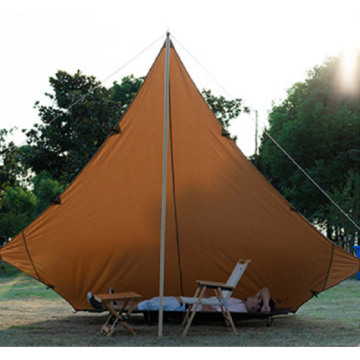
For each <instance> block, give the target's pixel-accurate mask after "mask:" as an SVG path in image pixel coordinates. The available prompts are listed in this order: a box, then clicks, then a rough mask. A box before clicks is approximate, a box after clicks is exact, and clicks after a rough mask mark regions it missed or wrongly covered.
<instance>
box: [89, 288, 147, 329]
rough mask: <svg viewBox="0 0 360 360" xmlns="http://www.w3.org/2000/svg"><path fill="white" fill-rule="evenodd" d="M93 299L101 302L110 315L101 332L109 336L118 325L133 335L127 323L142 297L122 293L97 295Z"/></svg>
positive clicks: (130, 293)
mask: <svg viewBox="0 0 360 360" xmlns="http://www.w3.org/2000/svg"><path fill="white" fill-rule="evenodd" d="M94 297H95V299H96V300H97V301H99V302H101V303H102V304H103V305H104V307H105V308H106V309H108V310H109V312H110V315H109V317H108V319H107V320H106V323H105V324H104V325H103V326H102V329H101V332H105V333H106V334H107V335H108V336H111V335H112V333H113V332H114V330H115V327H116V326H117V325H118V324H119V323H120V324H121V325H122V326H123V327H124V328H125V329H126V330H128V331H130V332H131V333H132V334H133V335H135V334H136V333H135V331H134V329H133V328H132V327H131V326H130V325H129V324H128V323H127V320H128V319H129V317H130V315H131V313H132V311H133V310H134V309H135V307H136V305H137V304H138V303H139V302H140V301H141V299H142V296H141V295H139V294H136V293H134V292H123V293H114V294H97V295H94Z"/></svg>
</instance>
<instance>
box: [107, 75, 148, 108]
mask: <svg viewBox="0 0 360 360" xmlns="http://www.w3.org/2000/svg"><path fill="white" fill-rule="evenodd" d="M143 82H144V78H143V77H140V78H136V77H134V75H130V76H125V77H124V78H123V79H122V80H121V84H118V83H117V82H116V81H115V82H114V84H113V87H112V91H113V100H114V101H116V102H119V103H120V104H121V105H122V107H123V110H126V109H127V108H128V106H129V105H130V103H131V102H132V101H133V99H134V97H135V95H136V94H137V92H138V90H139V88H140V86H141V85H142V84H143Z"/></svg>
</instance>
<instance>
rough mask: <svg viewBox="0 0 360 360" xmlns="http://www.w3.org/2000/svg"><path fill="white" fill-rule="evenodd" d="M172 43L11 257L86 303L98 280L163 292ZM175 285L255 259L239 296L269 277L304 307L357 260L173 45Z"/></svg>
mask: <svg viewBox="0 0 360 360" xmlns="http://www.w3.org/2000/svg"><path fill="white" fill-rule="evenodd" d="M164 73H165V48H163V49H162V50H161V52H160V54H159V56H158V58H157V59H156V61H155V63H154V65H153V67H152V68H151V70H150V72H149V74H148V76H147V78H146V80H145V82H144V84H143V86H142V87H141V89H140V91H139V93H138V94H137V96H136V98H135V100H134V101H133V103H132V104H131V106H130V107H129V109H128V111H127V112H126V114H125V115H124V116H123V118H122V119H121V120H120V121H119V127H120V132H119V133H116V132H114V133H113V134H111V135H110V136H109V137H108V139H107V140H106V141H105V143H104V144H103V146H102V147H101V148H100V150H99V151H98V152H97V153H96V155H95V156H94V157H93V158H92V160H91V161H90V162H89V163H88V165H87V166H86V167H85V168H84V169H83V171H82V172H81V173H80V175H79V176H78V177H77V178H76V179H75V180H74V181H73V183H72V184H71V185H70V186H69V187H68V188H67V190H66V191H65V192H64V193H63V194H62V195H61V196H60V198H59V201H58V202H57V203H54V204H53V205H51V206H50V207H49V208H48V209H47V210H46V211H45V212H44V213H43V214H42V215H41V216H39V217H38V218H37V219H36V220H35V221H34V222H33V223H32V224H31V225H29V226H28V227H27V228H26V229H25V230H24V231H22V232H21V233H20V234H18V235H17V236H16V237H15V238H14V239H13V240H12V241H10V242H9V243H8V244H7V245H6V246H5V247H4V248H2V249H1V253H0V255H1V257H2V259H3V260H4V261H6V262H8V263H10V264H12V265H14V266H16V267H17V268H19V269H20V270H22V271H24V272H25V273H27V274H29V275H31V276H33V277H34V278H36V279H38V280H39V281H41V282H43V283H44V284H46V285H49V286H51V287H52V288H53V289H54V291H56V292H57V293H58V294H60V295H61V296H62V297H63V298H65V299H66V300H67V301H68V302H69V303H70V304H71V305H72V306H73V307H74V308H75V309H76V310H86V309H89V308H90V306H89V304H88V303H87V299H86V295H87V292H88V291H91V292H93V293H103V292H107V291H108V289H109V288H110V287H113V288H114V289H115V290H116V291H134V292H137V293H139V294H141V295H143V296H144V298H145V299H148V298H151V297H154V296H158V294H159V264H160V226H161V193H162V158H163V149H162V147H163V127H164V82H165V78H164ZM169 98H170V100H169V122H170V123H169V142H168V167H167V168H168V172H167V206H166V245H165V296H178V295H184V296H192V295H193V292H194V287H195V280H197V279H208V280H212V281H225V280H226V279H227V277H228V275H229V274H230V273H231V271H232V269H233V267H234V264H235V263H236V261H238V260H239V259H251V264H250V265H249V267H248V269H247V271H246V273H245V275H244V276H243V278H242V281H241V283H240V284H239V286H238V287H237V289H236V291H235V292H234V296H235V297H238V298H244V297H246V296H249V295H253V294H254V293H256V292H257V291H258V290H259V289H260V288H262V287H264V286H268V287H269V289H270V291H271V294H272V297H273V299H274V300H275V302H276V304H277V306H278V307H291V308H292V310H293V311H295V310H296V309H297V308H298V307H299V306H300V305H301V304H303V303H304V302H305V301H307V300H308V299H309V298H311V297H312V296H313V295H314V294H315V293H318V292H321V291H323V290H325V289H327V288H329V287H332V286H334V285H335V284H337V283H338V282H340V281H342V280H344V279H345V278H347V277H349V276H351V275H352V274H354V273H355V272H356V271H358V270H359V259H357V258H355V257H354V256H352V255H351V254H349V253H347V252H345V251H344V250H342V249H341V248H339V247H337V246H335V245H334V244H332V243H331V242H330V241H329V240H327V239H326V238H325V237H324V236H323V235H322V234H321V233H319V232H318V231H317V230H316V229H315V228H314V227H313V226H311V225H310V224H309V223H308V222H307V221H306V220H305V219H304V218H303V217H302V216H301V215H299V214H298V213H297V212H296V211H293V210H292V209H291V206H290V205H289V203H287V201H286V200H284V198H282V197H281V196H280V195H279V193H278V192H277V191H276V190H274V188H273V187H272V186H271V185H270V184H269V183H268V182H267V181H266V179H265V178H264V177H263V176H262V175H261V174H260V173H259V172H258V171H257V170H256V168H255V167H253V165H252V164H251V163H250V162H249V161H248V160H247V159H246V158H245V156H244V155H243V154H242V153H241V152H240V150H239V149H238V147H237V146H236V145H235V143H234V142H233V141H232V140H231V139H230V138H229V137H227V136H224V135H223V128H222V126H221V124H220V123H219V122H218V121H217V119H216V118H215V116H214V114H213V113H212V112H211V111H210V109H209V107H208V106H207V104H206V102H205V101H204V99H203V98H202V96H201V94H200V93H199V91H198V90H197V88H196V87H195V85H194V84H193V82H192V81H191V79H190V77H189V75H188V74H187V72H186V70H185V68H184V66H183V64H182V63H181V61H180V59H179V57H178V55H177V53H176V51H175V49H174V48H173V47H172V48H171V49H170V96H169Z"/></svg>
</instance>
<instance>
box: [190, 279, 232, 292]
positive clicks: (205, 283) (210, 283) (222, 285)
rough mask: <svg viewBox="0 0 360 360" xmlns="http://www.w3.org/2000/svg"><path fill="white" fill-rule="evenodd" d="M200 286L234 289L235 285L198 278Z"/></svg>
mask: <svg viewBox="0 0 360 360" xmlns="http://www.w3.org/2000/svg"><path fill="white" fill-rule="evenodd" d="M196 282H197V283H198V286H199V287H201V286H206V287H207V288H209V289H218V288H221V289H222V290H234V286H231V285H227V284H225V283H220V282H214V281H203V280H196Z"/></svg>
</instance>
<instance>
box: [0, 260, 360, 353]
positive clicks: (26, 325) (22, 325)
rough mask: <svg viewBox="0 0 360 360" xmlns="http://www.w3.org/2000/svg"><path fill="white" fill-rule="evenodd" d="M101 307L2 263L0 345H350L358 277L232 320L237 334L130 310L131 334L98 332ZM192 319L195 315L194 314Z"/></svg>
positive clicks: (358, 338)
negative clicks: (94, 309) (282, 308)
mask: <svg viewBox="0 0 360 360" xmlns="http://www.w3.org/2000/svg"><path fill="white" fill-rule="evenodd" d="M106 316H107V315H106V313H102V314H93V313H85V312H79V313H74V312H73V309H72V307H71V306H70V305H69V304H68V303H67V302H66V301H64V300H63V299H62V298H60V297H59V296H58V295H57V294H56V293H54V292H53V291H52V290H48V289H46V287H45V286H43V285H42V284H39V283H38V282H36V281H35V280H33V279H32V278H30V277H28V276H27V275H25V274H23V273H21V272H17V271H14V270H13V269H12V268H9V267H6V271H4V270H1V272H0V319H1V320H0V346H2V347H4V346H9V347H13V346H14V347H15V346H16V347H20V346H21V347H25V346H62V347H65V346H66V347H68V346H78V347H83V346H94V347H95V346H104V347H105V346H106V347H109V346H138V347H140V346H141V347H143V346H156V347H160V346H164V347H165V346H173V347H174V346H176V347H180V346H182V347H193V346H244V347H294V346H297V347H309V346H312V347H314V346H316V347H325V346H326V347H335V346H337V347H338V346H341V347H344V346H346V347H354V346H360V281H357V280H356V278H355V277H354V278H351V279H348V280H346V281H344V282H342V283H341V284H339V285H338V286H336V287H334V288H332V289H330V290H327V291H325V292H323V293H321V294H320V295H319V296H318V298H313V299H311V300H310V301H308V302H307V303H306V304H304V305H303V306H302V307H301V308H300V309H299V311H298V313H297V314H295V315H294V314H290V315H287V316H283V317H277V318H275V320H274V323H273V325H272V326H271V327H266V326H265V320H246V321H239V322H237V323H236V327H237V330H238V332H239V335H238V336H235V335H234V334H233V333H229V332H228V331H227V328H226V326H225V323H224V322H219V323H194V325H192V327H191V329H190V331H189V333H188V336H187V337H186V338H182V337H181V326H180V324H179V322H176V321H173V322H167V323H165V324H164V329H163V337H162V338H158V336H157V334H158V328H157V326H156V325H153V326H149V325H147V324H145V323H144V320H143V318H142V316H139V315H135V316H134V317H132V318H131V320H130V321H129V323H130V324H131V325H132V326H133V327H134V329H135V330H136V332H137V335H136V336H132V335H131V334H130V333H128V332H126V331H125V330H124V329H123V328H122V327H121V326H119V327H118V328H117V330H116V331H115V332H114V334H113V336H112V337H106V336H104V334H101V333H100V329H101V326H102V324H103V323H104V322H105V320H106ZM195 319H196V318H195Z"/></svg>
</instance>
